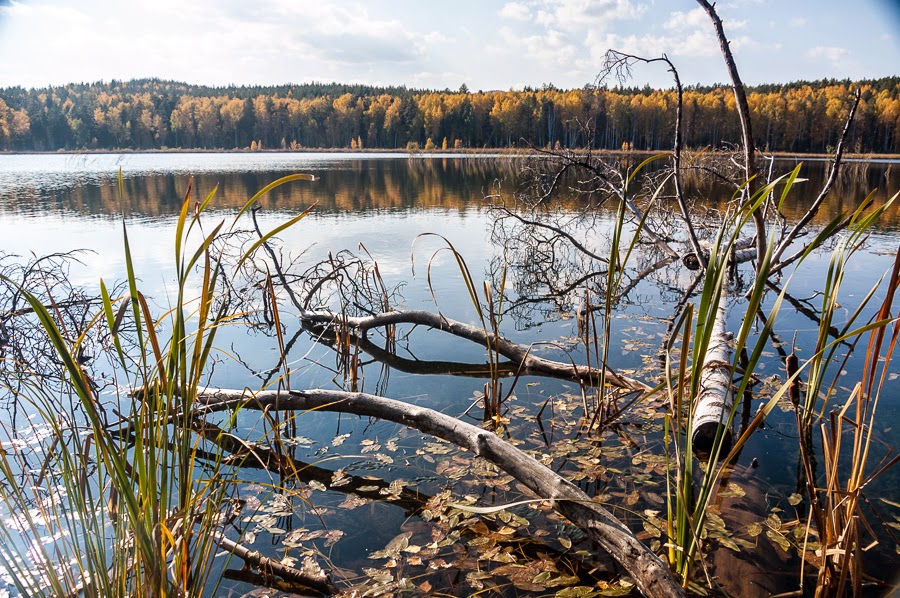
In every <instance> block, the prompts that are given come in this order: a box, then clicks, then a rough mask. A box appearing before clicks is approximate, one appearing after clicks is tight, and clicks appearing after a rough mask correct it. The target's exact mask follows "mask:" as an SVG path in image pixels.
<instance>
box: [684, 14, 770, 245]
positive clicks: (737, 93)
mask: <svg viewBox="0 0 900 598" xmlns="http://www.w3.org/2000/svg"><path fill="white" fill-rule="evenodd" d="M697 4H699V5H700V6H701V7H702V8H703V10H705V11H706V14H707V15H709V18H710V20H711V21H712V24H713V28H714V29H715V30H716V38H717V39H718V40H719V47H720V49H721V50H722V58H723V59H724V60H725V66H726V67H727V69H728V75H729V77H730V78H731V87H732V89H733V90H734V99H735V101H736V103H737V111H738V118H739V119H740V122H741V137H742V142H743V146H744V147H743V154H744V160H743V161H744V164H743V166H744V180H745V181H747V186H746V187H744V197H752V196H753V194H754V193H755V192H756V190H757V189H758V188H759V183H758V182H757V180H756V176H755V175H756V146H755V145H754V142H753V127H752V125H751V121H750V105H749V104H748V103H747V93H746V91H745V90H744V83H743V81H741V76H740V73H738V70H737V64H735V62H734V55H733V54H732V53H731V46H730V42H729V41H728V38H727V37H726V36H725V28H724V27H723V26H722V19H721V18H719V14H718V13H717V12H716V9H715V5H714V4H710V3H709V2H708V0H697ZM753 222H754V225H755V226H756V255H757V256H760V257H761V256H763V255H765V253H766V220H765V216H764V215H763V213H762V210H756V211H754V212H753ZM761 261H762V260H761V259H758V263H759V262H761Z"/></svg>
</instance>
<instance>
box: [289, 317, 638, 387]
mask: <svg viewBox="0 0 900 598" xmlns="http://www.w3.org/2000/svg"><path fill="white" fill-rule="evenodd" d="M300 317H301V319H302V320H304V321H305V322H307V323H309V324H313V325H314V324H319V325H323V326H346V327H349V328H354V329H356V330H357V331H358V333H359V334H360V335H365V333H366V332H367V331H368V330H371V329H373V328H382V327H385V326H391V325H397V324H412V325H417V326H427V327H429V328H432V329H435V330H439V331H441V332H446V333H448V334H451V335H453V336H456V337H459V338H463V339H466V340H469V341H472V342H474V343H477V344H479V345H481V346H483V347H485V348H486V349H492V350H496V351H497V352H498V353H499V354H500V355H502V356H504V357H506V358H507V359H509V360H511V361H513V362H514V363H516V364H517V365H518V369H519V371H520V372H521V373H522V374H523V375H535V374H543V375H547V376H553V377H556V378H564V379H569V380H575V381H578V382H583V383H586V384H589V385H595V384H597V383H599V380H600V379H601V373H602V374H603V375H604V376H605V380H606V382H607V383H608V384H610V385H612V386H616V387H618V388H623V389H626V390H632V391H647V390H649V389H650V387H649V386H647V385H646V384H644V383H643V382H640V381H638V380H635V379H633V378H629V377H627V376H622V375H620V374H617V373H616V372H614V371H612V370H611V369H610V368H608V367H607V368H606V369H605V370H606V371H605V372H601V370H600V369H598V368H595V367H589V366H583V365H573V364H571V363H564V362H561V361H553V360H550V359H545V358H543V357H538V356H537V355H534V354H533V353H532V351H531V349H530V348H528V347H523V346H521V345H517V344H516V343H513V342H512V341H510V340H507V339H506V338H503V337H498V336H496V335H494V334H491V333H489V332H487V331H485V330H484V329H483V328H479V327H477V326H472V325H471V324H466V323H464V322H459V321H457V320H450V319H448V318H445V317H444V316H442V315H440V314H435V313H432V312H429V311H424V310H404V311H390V312H385V313H381V314H376V315H374V316H360V317H351V316H343V315H341V314H335V313H332V312H329V311H304V312H303V313H301V314H300Z"/></svg>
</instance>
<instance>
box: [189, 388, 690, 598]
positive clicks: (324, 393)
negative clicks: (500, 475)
mask: <svg viewBox="0 0 900 598" xmlns="http://www.w3.org/2000/svg"><path fill="white" fill-rule="evenodd" d="M195 405H196V409H198V410H201V411H203V412H209V411H218V410H224V409H229V408H235V407H239V406H241V407H243V408H255V409H276V408H277V409H283V410H313V409H314V410H317V411H334V412H340V413H352V414H355V415H361V416H365V417H374V418H378V419H384V420H387V421H393V422H396V423H400V424H403V425H406V426H409V427H411V428H414V429H417V430H419V431H422V432H425V433H427V434H432V435H434V436H437V437H439V438H443V439H444V440H448V441H450V442H452V443H454V444H456V445H457V446H459V447H461V448H464V449H467V450H469V451H471V452H472V453H474V454H475V455H476V456H478V457H481V458H483V459H485V460H487V461H489V462H491V463H493V464H494V465H496V466H498V467H500V468H501V469H503V470H504V471H506V472H507V473H508V474H510V475H512V476H513V477H514V478H516V479H517V480H518V481H519V482H521V483H522V484H523V485H525V486H526V487H528V488H529V489H530V490H531V491H532V492H534V493H535V494H537V495H538V496H539V497H541V498H544V499H547V500H549V501H550V503H551V504H552V506H553V508H554V509H555V510H556V511H557V512H559V513H560V514H562V515H563V516H564V517H566V518H567V519H569V521H571V522H572V523H573V524H575V525H577V526H578V527H580V528H581V529H583V530H584V531H585V532H586V533H587V534H588V535H589V536H590V537H591V539H592V540H593V541H595V542H597V544H598V545H599V546H600V547H601V548H602V549H603V550H605V551H606V552H607V553H608V554H609V555H610V556H611V557H612V558H613V559H615V560H616V561H617V562H618V563H619V564H620V565H621V566H622V567H623V568H624V569H625V570H626V571H627V572H628V574H629V575H630V576H631V577H632V578H633V579H634V581H635V584H636V585H637V587H638V589H639V590H640V591H641V592H642V593H643V594H644V595H645V596H650V597H663V596H665V597H669V596H684V595H685V593H684V590H683V589H682V588H681V586H679V585H678V583H677V582H676V581H675V579H674V578H673V577H672V575H671V573H670V572H669V569H668V567H667V566H666V565H665V563H663V562H662V561H661V560H660V559H659V557H657V556H656V555H655V554H654V553H653V552H652V551H650V550H649V549H648V548H647V547H646V546H645V545H644V544H643V543H641V541H640V540H638V539H637V538H636V537H635V535H634V534H633V533H632V532H631V531H630V530H629V529H628V528H627V527H625V526H624V525H623V524H622V523H621V522H620V521H619V520H618V519H616V518H615V517H614V516H613V515H612V513H610V512H609V511H607V510H606V509H605V508H603V507H602V506H600V505H599V504H597V503H595V502H593V501H592V500H591V498H590V497H589V496H588V495H587V494H585V493H584V492H582V491H581V490H580V489H579V488H578V487H577V486H575V485H574V484H572V483H571V482H569V481H567V480H565V479H564V478H562V477H561V476H560V475H558V474H557V473H555V472H554V471H552V470H551V469H549V468H547V467H545V466H544V465H541V464H540V463H539V462H538V461H537V460H535V459H534V458H532V457H531V456H529V455H528V454H526V453H524V452H522V451H520V450H519V449H517V448H515V447H514V446H512V445H511V444H509V443H507V442H505V441H503V440H502V439H501V438H499V437H498V436H497V435H496V434H494V433H492V432H490V431H488V430H484V429H482V428H479V427H476V426H473V425H471V424H468V423H465V422H463V421H460V420H458V419H456V418H454V417H451V416H448V415H445V414H443V413H440V412H438V411H434V410H432V409H427V408H424V407H419V406H416V405H410V404H408V403H404V402H402V401H396V400H393V399H388V398H384V397H379V396H375V395H370V394H365V393H350V392H341V391H329V390H308V391H287V392H277V391H261V392H258V393H252V392H250V391H246V390H226V389H219V390H212V389H210V390H207V391H204V392H202V393H199V394H198V396H197V401H196V403H195Z"/></svg>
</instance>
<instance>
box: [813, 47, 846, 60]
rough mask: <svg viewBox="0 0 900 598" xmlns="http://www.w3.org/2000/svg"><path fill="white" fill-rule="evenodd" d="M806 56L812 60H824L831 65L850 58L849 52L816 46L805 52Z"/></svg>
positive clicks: (842, 49) (836, 48) (843, 49)
mask: <svg viewBox="0 0 900 598" xmlns="http://www.w3.org/2000/svg"><path fill="white" fill-rule="evenodd" d="M806 56H807V57H808V58H811V59H813V60H822V59H824V60H827V61H828V62H831V63H837V62H841V61H843V60H844V59H845V58H848V57H849V56H850V50H847V49H846V48H838V47H835V46H816V47H814V48H810V49H809V50H807V52H806Z"/></svg>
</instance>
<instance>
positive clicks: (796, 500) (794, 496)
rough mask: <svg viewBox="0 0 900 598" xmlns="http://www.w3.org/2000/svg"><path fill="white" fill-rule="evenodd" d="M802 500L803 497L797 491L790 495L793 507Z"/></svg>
mask: <svg viewBox="0 0 900 598" xmlns="http://www.w3.org/2000/svg"><path fill="white" fill-rule="evenodd" d="M801 502H803V497H802V496H800V495H799V494H797V493H796V492H794V493H793V494H791V495H790V496H789V497H788V504H789V505H791V506H792V507H796V506H797V505H799V504H800V503H801Z"/></svg>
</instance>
